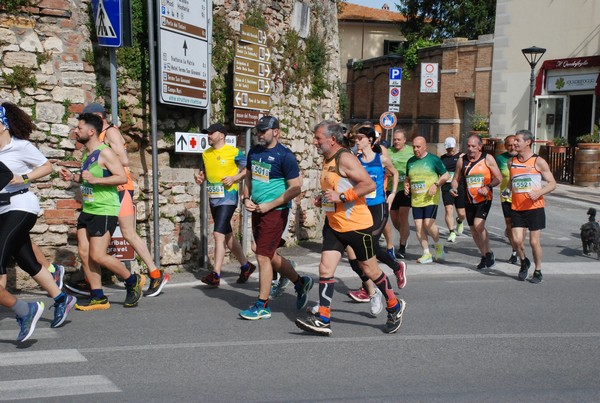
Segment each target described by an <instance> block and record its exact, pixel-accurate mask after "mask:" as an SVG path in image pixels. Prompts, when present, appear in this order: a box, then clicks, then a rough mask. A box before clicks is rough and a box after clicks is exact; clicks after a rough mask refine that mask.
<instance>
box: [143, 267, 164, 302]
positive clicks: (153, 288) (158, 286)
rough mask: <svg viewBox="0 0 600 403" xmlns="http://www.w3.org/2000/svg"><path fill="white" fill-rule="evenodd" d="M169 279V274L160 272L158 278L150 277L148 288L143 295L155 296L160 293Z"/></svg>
mask: <svg viewBox="0 0 600 403" xmlns="http://www.w3.org/2000/svg"><path fill="white" fill-rule="evenodd" d="M169 280H171V276H169V275H168V274H165V273H163V272H162V271H161V272H160V277H159V278H150V285H149V286H148V289H147V290H146V291H145V292H144V297H156V296H157V295H158V294H160V293H161V291H162V289H163V287H164V286H165V285H166V284H167V283H168V282H169Z"/></svg>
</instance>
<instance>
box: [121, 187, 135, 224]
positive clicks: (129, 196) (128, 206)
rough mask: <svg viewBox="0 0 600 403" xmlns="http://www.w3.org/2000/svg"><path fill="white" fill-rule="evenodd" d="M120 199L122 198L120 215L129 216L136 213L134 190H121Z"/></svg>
mask: <svg viewBox="0 0 600 403" xmlns="http://www.w3.org/2000/svg"><path fill="white" fill-rule="evenodd" d="M119 200H121V209H120V210H119V217H129V216H132V215H134V214H135V210H134V208H133V190H121V191H119Z"/></svg>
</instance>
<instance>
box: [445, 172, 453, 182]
mask: <svg viewBox="0 0 600 403" xmlns="http://www.w3.org/2000/svg"><path fill="white" fill-rule="evenodd" d="M448 173H449V174H450V179H448V181H447V182H450V181H451V180H452V179H454V174H455V172H450V171H448Z"/></svg>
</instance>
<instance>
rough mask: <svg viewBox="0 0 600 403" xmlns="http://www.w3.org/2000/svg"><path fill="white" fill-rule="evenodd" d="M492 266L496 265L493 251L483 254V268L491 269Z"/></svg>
mask: <svg viewBox="0 0 600 403" xmlns="http://www.w3.org/2000/svg"><path fill="white" fill-rule="evenodd" d="M494 267H496V257H495V256H494V253H492V252H488V253H486V254H485V268H486V269H493V268H494Z"/></svg>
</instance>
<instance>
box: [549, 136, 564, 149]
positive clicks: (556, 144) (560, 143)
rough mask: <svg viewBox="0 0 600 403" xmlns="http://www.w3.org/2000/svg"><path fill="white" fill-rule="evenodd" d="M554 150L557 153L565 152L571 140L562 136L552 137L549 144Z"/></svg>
mask: <svg viewBox="0 0 600 403" xmlns="http://www.w3.org/2000/svg"><path fill="white" fill-rule="evenodd" d="M548 145H549V146H550V147H551V148H552V151H553V152H555V153H564V152H566V151H567V147H568V146H569V142H568V141H567V139H566V138H564V137H561V136H556V137H554V138H553V139H552V141H551V142H550V144H548Z"/></svg>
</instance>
